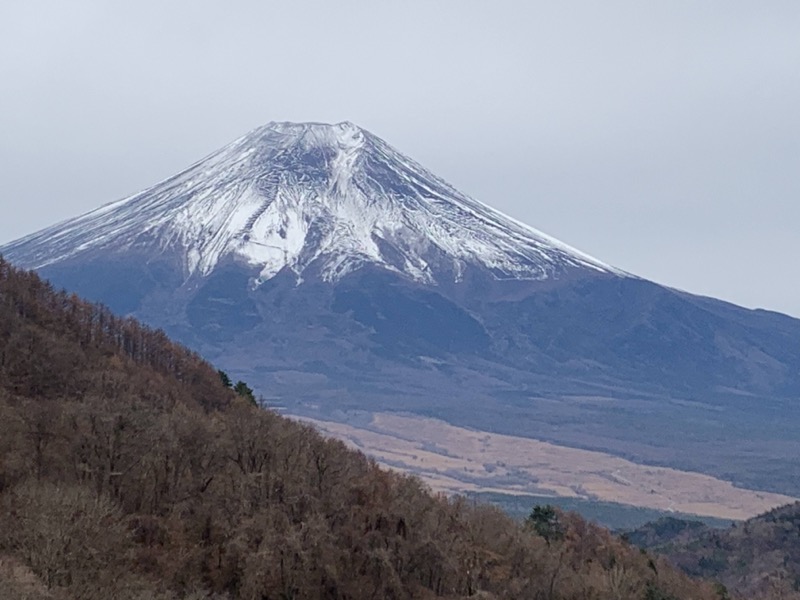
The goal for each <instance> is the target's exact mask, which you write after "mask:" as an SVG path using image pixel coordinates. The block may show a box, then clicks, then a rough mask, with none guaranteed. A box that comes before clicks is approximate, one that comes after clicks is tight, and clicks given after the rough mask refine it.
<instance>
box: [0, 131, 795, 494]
mask: <svg viewBox="0 0 800 600" xmlns="http://www.w3.org/2000/svg"><path fill="white" fill-rule="evenodd" d="M0 253H2V254H3V255H4V256H5V258H6V259H7V260H9V261H11V262H13V263H17V264H18V265H19V266H22V267H26V268H34V269H37V270H38V271H39V272H40V273H41V274H42V275H43V276H45V277H47V278H48V279H50V280H51V281H52V282H53V283H54V284H55V285H58V286H63V287H64V288H66V289H68V290H70V291H74V292H77V293H79V294H81V295H82V296H84V297H86V298H88V299H90V300H94V301H99V302H102V303H104V304H106V305H107V306H108V307H110V308H111V309H113V310H114V311H116V312H118V313H121V314H124V315H133V316H135V317H138V318H139V319H140V320H143V321H145V322H146V323H148V324H150V325H152V326H156V327H159V328H162V329H164V330H165V331H166V332H167V333H168V334H169V335H170V336H172V337H173V338H176V339H178V340H179V341H181V342H183V343H184V344H186V345H189V346H190V347H192V348H193V349H195V350H197V351H198V352H200V353H201V354H202V355H203V356H204V357H205V358H207V359H209V360H211V361H212V362H214V363H215V364H217V365H219V366H220V367H222V368H224V369H225V370H226V371H228V372H229V373H230V374H231V375H232V376H233V377H236V378H241V379H243V380H245V381H248V382H250V383H251V384H252V385H253V386H254V387H255V388H256V390H257V392H258V393H260V394H263V395H264V396H265V397H267V398H268V401H269V403H270V404H272V405H274V406H280V407H282V408H283V409H284V410H286V411H287V412H288V413H291V414H294V415H300V416H306V417H309V418H315V419H318V420H327V421H337V422H342V421H344V422H347V423H348V424H349V425H351V426H354V427H355V426H357V427H366V428H367V429H369V431H370V432H371V433H369V434H364V435H363V436H360V437H357V442H356V443H358V444H361V443H362V442H363V443H366V442H365V441H364V440H370V439H374V434H375V428H376V427H378V426H379V424H380V423H387V422H395V421H392V420H391V419H387V418H382V417H380V415H386V414H388V413H391V414H396V413H398V412H401V413H406V414H412V415H417V416H422V417H424V418H436V419H440V420H443V421H446V422H448V423H450V424H453V425H457V426H461V427H467V428H473V429H477V430H480V431H487V432H493V433H495V434H505V435H512V436H522V437H529V438H537V439H544V440H549V441H552V442H556V443H560V444H565V445H569V446H578V447H581V448H584V449H592V450H600V451H603V452H608V453H612V454H617V455H621V456H624V457H627V458H631V457H634V458H636V459H637V460H639V461H642V462H646V463H647V464H661V465H666V466H670V467H677V468H681V469H688V470H692V471H701V472H704V473H708V474H710V475H715V476H717V477H723V478H725V479H726V480H727V481H733V482H734V483H736V484H738V485H741V486H750V487H755V488H756V489H761V490H765V489H766V490H771V491H777V492H782V493H789V494H793V495H800V478H798V475H797V466H796V461H795V456H794V454H793V453H792V452H788V451H787V450H786V449H787V448H789V447H791V448H794V445H796V435H797V430H798V428H800V403H798V401H797V399H798V398H800V344H798V343H797V341H798V340H800V321H798V320H796V319H792V318H790V317H787V316H785V315H779V314H775V313H769V312H766V311H750V310H746V309H743V308H740V307H737V306H733V305H731V304H727V303H725V302H721V301H718V300H714V299H710V298H701V297H697V296H693V295H691V294H688V293H685V292H681V291H678V290H674V289H670V288H666V287H664V286H661V285H658V284H656V283H653V282H650V281H647V280H645V279H642V278H638V277H634V276H632V275H628V274H626V273H623V272H621V271H619V270H617V269H615V268H613V267H610V266H608V265H606V264H604V263H603V262H601V261H599V260H596V259H594V258H591V257H589V256H586V255H585V254H582V253H580V252H578V251H577V250H574V249H572V248H570V247H568V246H566V245H564V244H562V243H560V242H558V241H556V240H554V239H552V238H550V237H548V236H546V235H544V234H542V233H540V232H538V231H536V230H535V229H532V228H530V227H528V226H526V225H523V224H521V223H519V222H517V221H515V220H513V219H511V218H509V217H507V216H505V215H503V214H501V213H499V212H497V211H496V210H493V209H492V208H489V207H488V206H486V205H484V204H481V203H480V202H477V201H475V200H473V199H471V198H469V197H467V196H465V195H464V194H462V193H460V192H458V191H457V190H455V189H454V188H453V187H452V186H450V185H448V184H447V183H445V182H444V181H442V180H441V179H440V178H438V177H436V176H435V175H433V174H432V173H430V172H429V171H427V170H426V169H425V168H423V167H422V166H420V165H419V164H417V163H416V162H414V161H413V160H411V159H410V158H408V157H406V156H404V155H403V154H401V153H400V152H398V151H397V150H395V149H394V148H392V147H391V146H390V145H389V144H387V143H386V142H384V141H382V140H381V139H380V138H378V137H376V136H374V135H372V134H371V133H369V132H367V131H364V130H362V129H360V128H358V127H356V126H355V125H352V124H350V123H339V124H336V125H323V124H317V123H305V124H292V123H270V124H268V125H265V126H263V127H260V128H258V129H255V130H253V131H252V132H250V133H248V134H247V135H245V136H244V137H242V138H240V139H238V140H236V141H234V142H232V143H231V144H229V145H228V146H226V147H224V148H222V149H221V150H219V151H217V152H215V153H213V154H211V155H210V156H208V157H207V158H205V159H203V160H201V161H200V162H198V163H196V164H195V165H193V166H191V167H189V168H188V169H186V170H185V171H183V172H182V173H179V174H178V175H176V176H174V177H172V178H170V179H167V180H166V181H163V182H161V183H159V184H157V185H155V186H153V187H151V188H149V189H147V190H145V191H143V192H140V193H138V194H136V195H134V196H131V197H130V198H126V199H123V200H120V201H117V202H113V203H111V204H108V205H106V206H103V207H101V208H99V209H97V210H95V211H93V212H90V213H88V214H86V215H83V216H80V217H77V218H75V219H73V220H70V221H66V222H64V223H61V224H59V225H55V226H53V227H50V228H48V229H46V230H44V231H41V232H39V233H35V234H32V235H30V236H28V237H26V238H23V239H21V240H18V241H16V242H13V243H11V244H9V245H7V246H5V247H2V248H0ZM373 418H374V419H377V420H373ZM381 419H382V420H381ZM376 423H378V425H376ZM399 435H400V436H401V437H403V436H404V437H403V439H405V440H407V439H408V435H406V434H399ZM404 443H406V442H404ZM448 443H449V442H448ZM434 446H435V444H434V445H433V446H431V448H427V449H426V450H425V452H433V453H434V454H436V457H435V458H436V460H431V461H428V462H426V463H425V464H426V465H439V466H440V465H450V467H444V466H442V467H441V469H444V471H442V473H441V477H442V478H443V479H444V480H446V481H448V482H453V481H456V482H463V483H464V488H463V489H475V488H476V487H477V488H480V487H489V488H491V489H498V487H501V488H502V487H503V486H506V487H508V486H511V487H512V488H513V489H514V493H521V492H524V491H525V490H528V491H530V490H534V491H535V490H536V489H538V488H536V485H535V482H531V481H523V480H524V477H523V475H521V473H523V471H517V470H514V469H513V468H511V467H508V466H503V465H507V464H510V463H506V462H505V461H504V460H503V459H502V457H500V458H497V459H492V461H497V462H496V464H495V462H492V461H490V460H489V458H488V457H487V461H488V462H486V464H485V465H484V466H483V467H481V470H479V472H472V471H469V470H468V469H466V468H464V467H463V465H462V466H458V467H456V466H454V465H456V464H460V463H453V462H452V459H451V458H448V457H450V456H451V455H450V454H448V452H450V451H452V452H455V451H456V449H454V448H451V449H448V448H447V447H444V448H442V449H437V448H438V446H435V447H434ZM417 454H418V449H408V448H406V449H405V450H402V451H399V453H398V454H397V455H396V456H395V455H391V454H385V453H384V454H381V456H384V458H385V459H386V460H387V461H395V462H398V463H403V461H411V462H410V463H408V464H410V465H411V466H409V467H408V468H410V469H412V470H413V469H414V468H415V467H414V464H416V463H414V461H415V460H416V458H415V457H416V456H417ZM410 457H414V458H410ZM404 464H405V463H404ZM417 466H419V465H417ZM439 466H436V467H435V468H440V467H439ZM578 483H579V484H580V482H578ZM448 485H449V484H448ZM576 485H577V484H576ZM503 489H504V488H503ZM573 492H574V493H575V494H577V495H583V496H585V497H591V496H592V494H593V492H592V490H591V489H589V488H583V487H580V485H577V487H576V488H575V489H574V490H573Z"/></svg>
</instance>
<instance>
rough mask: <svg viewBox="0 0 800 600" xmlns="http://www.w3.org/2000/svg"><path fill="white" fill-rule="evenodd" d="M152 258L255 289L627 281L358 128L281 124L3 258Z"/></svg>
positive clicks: (15, 247) (20, 244) (40, 261)
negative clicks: (311, 284) (245, 272)
mask: <svg viewBox="0 0 800 600" xmlns="http://www.w3.org/2000/svg"><path fill="white" fill-rule="evenodd" d="M147 248H151V249H153V250H158V251H159V252H163V251H168V250H172V251H177V252H178V253H180V255H181V256H182V257H183V260H184V265H185V269H186V273H187V275H192V274H198V275H203V276H204V275H208V274H209V273H210V272H211V271H213V270H214V268H215V267H216V266H217V265H218V264H219V263H220V261H221V260H223V259H224V258H226V257H233V258H235V259H238V260H242V261H245V262H246V263H248V264H250V265H252V266H254V267H255V268H258V270H259V276H258V277H257V278H256V279H255V280H254V284H255V285H260V284H263V282H265V281H267V280H269V279H270V278H272V277H274V276H275V275H276V274H277V273H278V272H280V271H281V270H282V269H284V268H287V267H288V268H289V269H291V270H292V271H293V272H294V273H295V274H296V275H297V278H298V282H302V281H303V277H302V275H303V273H304V271H305V270H306V269H307V268H308V267H309V266H310V265H311V264H315V265H316V267H317V268H318V269H319V272H320V273H321V274H322V277H323V279H325V280H328V281H336V280H338V279H340V278H341V277H343V276H344V275H346V274H347V273H350V272H352V271H353V270H355V269H358V268H360V267H362V266H363V265H365V264H376V265H379V266H381V267H382V268H385V269H388V270H391V271H394V272H397V273H401V274H403V275H404V276H406V277H409V278H411V279H413V280H416V281H420V282H423V283H428V284H435V283H440V282H443V281H444V280H445V279H447V280H450V281H455V282H460V281H462V280H463V278H464V275H465V272H466V270H467V269H468V267H469V266H476V267H479V268H482V269H485V270H488V271H489V272H491V273H493V274H494V276H495V277H497V278H499V279H512V278H513V279H530V280H540V279H546V278H548V277H552V276H555V275H557V274H558V273H559V272H561V271H564V270H566V269H571V268H588V269H591V270H594V271H599V272H606V273H612V274H616V275H625V273H623V272H622V271H619V270H617V269H615V268H613V267H611V266H609V265H607V264H605V263H603V262H601V261H599V260H597V259H595V258H593V257H591V256H588V255H587V254H584V253H582V252H579V251H578V250H575V249H574V248H572V247H570V246H568V245H566V244H563V243H562V242H560V241H558V240H556V239H554V238H552V237H550V236H548V235H546V234H544V233H542V232H540V231H538V230H536V229H533V228H532V227H529V226H527V225H525V224H523V223H520V222H519V221H517V220H515V219H513V218H511V217H509V216H507V215H505V214H503V213H501V212H499V211H497V210H494V209H492V208H490V207H488V206H486V205H485V204H482V203H480V202H478V201H476V200H473V199H472V198H469V197H467V196H465V195H463V194H461V193H460V192H458V191H457V190H455V189H454V188H453V187H452V186H450V185H449V184H447V183H446V182H444V181H443V180H441V179H439V178H438V177H436V176H434V175H433V174H431V173H430V172H429V171H427V170H426V169H424V168H423V167H422V166H420V165H419V164H417V163H416V162H414V161H413V160H411V159H410V158H408V157H405V156H403V155H402V154H401V153H399V152H397V151H396V150H395V149H394V148H392V147H391V146H389V145H388V144H387V143H386V142H384V141H383V140H380V139H379V138H377V137H375V136H373V135H372V134H370V133H369V132H367V131H364V130H362V129H360V128H358V127H356V126H355V125H353V124H352V123H339V124H337V125H326V124H321V123H304V124H293V123H270V124H268V125H266V126H264V127H260V128H258V129H255V130H253V131H252V132H250V133H249V134H247V135H245V136H243V137H241V138H239V139H237V140H235V141H234V142H232V143H231V144H229V145H228V146H226V147H224V148H222V149H221V150H219V151H217V152H215V153H213V154H212V155H210V156H208V157H206V158H205V159H203V160H201V161H199V162H198V163H195V164H194V165H192V166H190V167H189V168H188V169H186V170H185V171H183V172H182V173H179V174H178V175H176V176H174V177H171V178H169V179H166V180H164V181H162V182H160V183H159V184H157V185H155V186H153V187H152V188H150V189H148V190H145V191H143V192H139V193H137V194H135V195H133V196H131V197H129V198H126V199H123V200H118V201H116V202H112V203H110V204H107V205H105V206H102V207H100V208H98V209H96V210H94V211H92V212H90V213H87V214H85V215H82V216H80V217H78V218H76V219H73V220H70V221H66V222H63V223H60V224H58V225H55V226H53V227H51V228H48V229H46V230H44V231H42V232H39V233H36V234H33V235H31V236H28V237H26V238H23V239H21V240H19V241H17V242H14V243H12V244H10V245H8V246H6V247H5V248H3V249H2V251H3V252H4V253H5V254H6V255H7V256H8V257H9V258H10V259H12V260H17V261H18V262H19V263H20V264H23V265H25V266H28V267H30V268H39V267H42V266H46V265H49V264H53V263H56V262H59V261H62V260H65V259H67V258H70V257H72V256H75V255H77V254H80V253H82V252H86V251H90V250H93V251H96V250H106V249H107V250H110V251H130V250H134V249H143V250H146V249H147ZM437 265H438V266H439V268H438V270H437V267H436V266H437ZM446 265H449V266H447V267H442V266H446Z"/></svg>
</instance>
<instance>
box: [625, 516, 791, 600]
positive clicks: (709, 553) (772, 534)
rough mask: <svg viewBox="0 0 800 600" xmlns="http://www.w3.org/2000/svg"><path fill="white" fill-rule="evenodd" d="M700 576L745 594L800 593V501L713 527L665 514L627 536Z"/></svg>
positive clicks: (784, 596)
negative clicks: (717, 527)
mask: <svg viewBox="0 0 800 600" xmlns="http://www.w3.org/2000/svg"><path fill="white" fill-rule="evenodd" d="M627 537H628V539H629V540H630V541H631V543H634V544H636V545H637V546H640V547H642V548H646V549H652V550H655V551H657V552H658V553H659V554H663V555H665V556H668V557H669V559H670V561H672V562H673V563H674V564H675V565H676V566H678V567H680V568H681V569H683V570H684V571H685V572H687V573H689V574H691V575H694V576H696V577H706V578H714V579H716V580H719V581H721V582H722V583H724V584H725V585H727V586H728V587H729V588H731V589H736V590H739V591H740V592H741V593H742V594H743V595H744V596H745V597H747V598H752V597H758V596H768V597H772V598H800V503H795V504H790V505H788V506H783V507H781V508H777V509H775V510H771V511H769V512H768V513H766V514H763V515H760V516H758V517H755V518H754V519H750V520H748V521H746V522H744V523H737V524H736V525H734V526H732V527H730V528H728V529H714V528H711V527H707V526H705V525H703V524H702V523H698V522H696V521H685V520H680V519H674V518H665V519H660V520H658V521H656V522H654V523H649V524H648V525H646V526H644V527H641V528H639V529H637V530H635V531H633V532H631V533H629V534H628V535H627Z"/></svg>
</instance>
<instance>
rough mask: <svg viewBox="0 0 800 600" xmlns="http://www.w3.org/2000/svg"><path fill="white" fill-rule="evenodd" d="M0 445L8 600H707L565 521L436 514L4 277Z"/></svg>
mask: <svg viewBox="0 0 800 600" xmlns="http://www.w3.org/2000/svg"><path fill="white" fill-rule="evenodd" d="M0 428H2V435H0V589H2V596H3V598H4V600H18V599H19V600H21V599H23V598H25V599H29V600H30V599H33V598H37V599H39V598H40V599H81V600H93V599H98V600H99V599H101V598H102V599H106V598H115V599H117V600H126V599H131V600H133V599H140V598H148V599H164V600H169V599H175V598H191V599H196V600H199V599H208V598H215V599H219V600H222V599H233V598H243V599H263V598H298V599H299V598H341V599H345V598H349V599H359V598H433V597H451V598H460V597H470V596H472V597H480V598H495V597H497V598H553V599H556V598H560V599H573V598H574V599H576V600H577V599H578V598H587V597H592V598H598V599H602V598H608V599H611V598H617V599H626V600H628V599H630V600H634V599H637V600H638V599H642V598H647V599H656V598H658V599H678V598H681V599H683V598H695V599H697V600H704V599H708V600H711V599H713V598H716V597H717V595H716V593H715V592H714V590H713V588H712V586H710V585H707V584H704V583H699V582H696V581H692V580H690V579H689V578H688V577H686V576H684V575H682V574H678V573H677V572H676V571H674V570H672V569H671V568H669V567H668V566H667V565H666V564H664V563H662V562H661V561H659V560H656V559H653V558H649V557H648V556H646V555H644V554H641V553H640V552H639V551H638V550H636V549H634V548H632V547H630V546H628V545H627V544H625V543H624V542H622V541H621V540H619V539H617V538H614V537H613V536H611V535H610V534H609V533H608V532H607V531H605V530H603V529H601V528H599V527H596V526H593V525H591V524H588V523H586V522H585V521H583V520H581V519H580V518H578V517H576V516H574V515H558V514H556V515H555V516H554V517H553V518H550V517H548V518H547V519H545V520H540V521H539V522H538V523H537V527H533V526H532V525H531V526H527V527H526V526H520V525H519V524H517V523H515V522H514V521H512V520H511V519H509V518H508V517H507V516H505V515H503V514H502V513H501V512H499V511H498V510H496V509H493V508H490V507H485V506H480V505H473V504H471V503H468V502H465V501H463V500H448V499H446V498H444V497H442V496H435V495H432V494H431V493H429V492H427V491H426V490H425V489H424V487H423V486H422V485H421V484H420V482H419V481H418V480H417V479H415V478H413V477H408V476H404V475H401V474H397V473H393V472H388V471H384V470H382V469H381V468H379V467H378V466H376V464H375V463H374V462H371V461H370V460H368V459H367V458H365V457H364V455H363V454H360V453H356V452H353V451H351V450H347V449H346V448H345V447H344V446H343V444H341V443H340V442H336V441H331V440H326V439H324V438H322V437H321V436H320V435H319V434H318V433H316V432H315V431H314V430H313V429H311V428H310V427H308V426H305V425H302V424H300V423H297V422H293V421H289V420H286V419H284V418H281V417H279V416H277V415H276V414H274V413H272V412H269V411H265V410H261V409H258V408H257V407H255V406H253V405H252V404H250V403H248V401H246V400H244V399H242V398H241V397H239V396H237V395H236V394H234V393H233V392H232V391H231V390H229V389H227V388H225V387H224V386H223V384H222V382H221V378H220V376H219V374H218V373H217V372H216V371H215V370H214V369H213V368H212V367H211V366H210V365H209V364H208V363H206V362H204V361H203V360H201V359H200V358H199V357H198V356H197V355H195V354H194V353H192V352H190V351H188V350H186V349H185V348H183V347H181V346H178V345H176V344H174V343H172V342H171V341H170V340H169V339H168V338H166V336H165V335H164V334H163V333H161V332H158V331H154V330H151V329H148V328H146V327H144V326H142V325H140V324H139V323H137V322H136V321H134V320H133V319H128V318H125V319H121V318H118V317H116V316H114V315H113V314H111V313H110V312H109V311H108V310H107V309H105V308H103V307H100V306H97V305H92V304H89V303H86V302H84V301H82V300H80V299H78V298H77V297H75V296H70V295H68V294H66V293H64V292H55V291H54V290H53V289H52V288H51V287H50V286H49V285H48V284H46V283H44V282H42V281H41V280H40V279H39V278H38V277H37V276H36V275H34V274H32V273H28V272H24V271H18V270H15V269H14V268H12V267H11V266H9V264H8V263H6V262H4V261H2V260H1V259H0Z"/></svg>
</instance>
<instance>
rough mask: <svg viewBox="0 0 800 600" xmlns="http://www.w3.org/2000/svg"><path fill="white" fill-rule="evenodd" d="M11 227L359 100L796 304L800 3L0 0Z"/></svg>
mask: <svg viewBox="0 0 800 600" xmlns="http://www.w3.org/2000/svg"><path fill="white" fill-rule="evenodd" d="M0 82H1V83H0V174H1V175H2V179H0V181H1V182H2V190H1V191H0V207H2V209H3V210H2V219H1V220H0V243H4V242H7V241H10V240H12V239H15V238H17V237H20V236H22V235H25V234H27V233H30V232H32V231H34V230H37V229H39V228H42V227H44V226H46V225H49V224H51V223H53V222H55V221H59V220H62V219H65V218H68V217H71V216H76V215H78V214H80V213H82V212H85V211H87V210H90V209H92V208H94V207H96V206H99V205H100V204H104V203H106V202H108V201H111V200H114V199H117V198H120V197H123V196H126V195H129V194H131V193H133V192H136V191H138V190H140V189H143V188H145V187H148V186H149V185H151V184H153V183H155V182H156V181H158V180H160V179H163V178H165V177H167V176H169V175H172V174H174V173H175V172H177V171H178V170H180V169H182V168H183V167H185V166H187V165H188V164H190V163H192V162H194V161H196V160H197V159H199V158H201V157H203V156H205V155H206V154H208V153H209V152H211V151H213V150H215V149H216V148H217V147H219V146H221V145H223V144H225V143H227V142H228V141H230V140H232V139H234V138H236V137H238V136H239V135H241V134H243V133H244V132H246V131H248V130H249V129H252V128H254V127H256V126H258V125H261V124H263V123H266V122H268V121H272V120H293V121H326V122H338V121H342V120H350V121H353V122H355V123H357V124H359V125H361V126H362V127H365V128H367V129H369V130H370V131H372V132H373V133H375V134H377V135H379V136H381V137H383V138H384V139H386V140H387V141H388V142H389V143H391V144H392V145H394V146H396V147H397V148H399V149H400V150H401V151H403V152H405V153H406V154H408V155H410V156H412V157H414V158H415V159H417V160H418V161H419V162H421V163H423V164H424V165H426V166H427V167H428V168H430V169H431V170H432V171H434V172H435V173H437V174H439V175H440V176H442V177H444V178H445V179H447V180H448V181H450V183H452V184H453V185H455V186H456V187H457V188H459V189H461V190H462V191H464V192H466V193H467V194H469V195H471V196H473V197H475V198H477V199H479V200H481V201H483V202H486V203H487V204H490V205H492V206H494V207H496V208H498V209H500V210H502V211H504V212H506V213H509V214H510V215H512V216H514V217H516V218H518V219H520V220H522V221H524V222H526V223H528V224H530V225H532V226H534V227H536V228H538V229H540V230H542V231H544V232H546V233H548V234H550V235H553V236H555V237H558V238H560V239H562V240H563V241H565V242H567V243H569V244H572V245H573V246H576V247H578V248H580V249H581V250H584V251H586V252H588V253H590V254H593V255H594V256H596V257H598V258H600V259H602V260H604V261H606V262H609V263H612V264H614V265H616V266H618V267H621V268H623V269H626V270H628V271H631V272H634V273H636V274H638V275H641V276H643V277H647V278H650V279H654V280H656V281H658V282H661V283H665V284H668V285H672V286H675V287H679V288H682V289H686V290H689V291H692V292H696V293H700V294H707V295H712V296H716V297H720V298H723V299H726V300H730V301H733V302H736V303H738V304H743V305H745V306H751V307H765V308H770V309H773V310H779V311H783V312H788V313H790V314H793V315H795V316H800V278H798V272H799V271H800V269H799V268H798V266H797V262H798V256H800V202H799V200H800V2H797V1H794V0H792V1H787V2H766V1H762V2H736V1H732V0H724V1H719V2H714V1H709V0H705V1H703V2H696V1H691V2H682V1H678V0H670V1H669V2H641V1H631V2H608V1H606V2H546V3H545V2H530V1H497V0H495V1H493V2H489V1H484V2H473V1H466V0H459V1H455V0H454V1H447V0H436V1H435V0H426V1H414V0H411V1H409V0H406V1H404V2H389V1H386V2H378V1H367V0H362V1H359V2H353V1H347V0H337V1H335V2H334V1H331V0H328V1H326V2H302V1H297V2H268V1H264V0H261V1H246V0H239V1H231V2H219V1H216V2H209V1H192V2H182V3H179V2H154V1H150V0H138V1H137V2H128V3H112V2H100V1H97V2H92V1H73V2H63V1H60V0H59V1H53V2H39V1H36V0H26V1H22V0H4V1H3V2H2V3H1V4H0Z"/></svg>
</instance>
